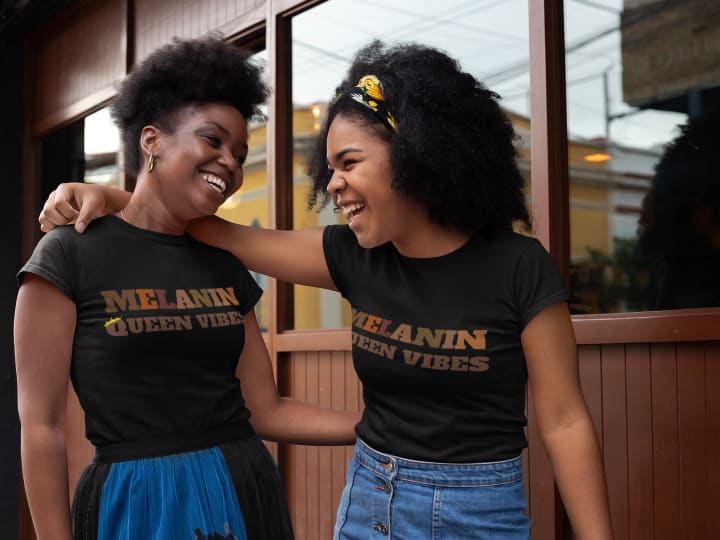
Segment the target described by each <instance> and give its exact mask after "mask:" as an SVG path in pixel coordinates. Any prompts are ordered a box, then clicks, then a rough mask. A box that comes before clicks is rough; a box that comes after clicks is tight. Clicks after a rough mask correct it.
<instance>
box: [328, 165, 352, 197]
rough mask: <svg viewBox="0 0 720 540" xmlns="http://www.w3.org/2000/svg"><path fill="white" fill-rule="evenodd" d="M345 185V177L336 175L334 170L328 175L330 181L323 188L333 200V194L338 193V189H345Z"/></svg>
mask: <svg viewBox="0 0 720 540" xmlns="http://www.w3.org/2000/svg"><path fill="white" fill-rule="evenodd" d="M345 187H347V184H346V183H345V179H344V178H343V177H342V176H341V175H338V174H337V172H334V173H333V175H332V176H331V177H330V181H329V182H328V185H327V187H326V188H325V189H326V190H327V192H328V193H329V194H330V195H331V197H332V199H333V201H334V200H335V196H336V195H338V194H339V192H340V191H342V190H343V189H345Z"/></svg>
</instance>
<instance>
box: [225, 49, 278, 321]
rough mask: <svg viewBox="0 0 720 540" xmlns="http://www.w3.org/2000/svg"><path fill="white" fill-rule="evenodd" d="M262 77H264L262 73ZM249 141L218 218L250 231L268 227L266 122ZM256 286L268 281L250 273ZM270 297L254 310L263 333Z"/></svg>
mask: <svg viewBox="0 0 720 540" xmlns="http://www.w3.org/2000/svg"><path fill="white" fill-rule="evenodd" d="M252 58H253V60H254V61H255V62H258V63H259V64H260V65H262V66H263V73H264V71H265V69H264V68H265V66H266V65H267V54H266V51H265V50H262V51H260V52H258V53H256V54H254V55H253V56H252ZM263 76H265V77H267V75H266V74H265V73H264V75H263ZM263 114H264V115H265V114H267V107H263ZM248 131H249V135H250V138H249V139H248V146H249V151H248V156H247V159H246V160H245V165H244V172H245V178H244V180H243V185H242V188H240V189H239V190H238V191H236V192H235V193H234V194H233V195H232V196H231V197H230V198H228V199H227V200H226V201H225V202H224V203H223V204H222V206H221V207H220V208H219V209H218V212H217V215H218V216H220V217H221V218H223V219H227V220H228V221H232V222H234V223H242V224H243V225H251V226H253V227H267V226H268V225H269V223H268V198H267V196H268V190H267V186H268V177H267V123H266V122H265V120H262V119H256V120H253V121H252V122H251V123H250V125H249V126H248ZM251 274H252V276H253V278H255V281H256V282H257V284H258V285H259V286H260V287H261V288H262V289H263V290H266V289H267V283H268V278H267V276H264V275H263V274H259V273H257V272H251ZM269 301H270V300H269V297H268V295H267V294H263V295H262V297H261V298H260V301H259V302H258V303H257V305H256V306H255V316H256V317H257V320H258V324H259V325H260V329H261V330H262V331H266V330H267V329H268V324H269V322H270V318H269V317H270V308H269Z"/></svg>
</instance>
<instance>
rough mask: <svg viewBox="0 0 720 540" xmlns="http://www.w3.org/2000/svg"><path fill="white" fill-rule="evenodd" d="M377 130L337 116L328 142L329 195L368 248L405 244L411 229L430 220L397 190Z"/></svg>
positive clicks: (387, 149)
mask: <svg viewBox="0 0 720 540" xmlns="http://www.w3.org/2000/svg"><path fill="white" fill-rule="evenodd" d="M380 128H381V129H384V126H380ZM376 129H377V128H376V127H374V126H370V125H368V124H367V122H366V121H365V120H362V119H360V118H357V117H347V116H340V115H338V116H336V117H335V118H334V119H333V121H332V124H331V125H330V129H329V130H328V136H327V160H328V167H329V168H330V169H331V171H332V178H331V179H330V182H329V184H328V186H327V189H328V192H330V194H331V196H332V199H333V201H334V202H335V204H337V205H338V206H339V207H340V208H341V209H342V212H343V214H344V215H345V217H346V218H348V220H349V222H350V228H351V229H352V231H353V232H354V233H355V236H356V237H357V239H358V242H359V244H360V245H361V246H362V247H365V248H371V247H375V246H379V245H381V244H384V243H386V242H394V243H395V244H396V245H398V244H402V243H404V242H405V241H407V240H408V236H410V235H412V230H413V226H412V224H413V223H414V222H416V221H417V220H423V221H424V220H425V219H426V215H427V214H426V213H425V212H424V211H423V210H422V209H421V208H419V206H418V205H416V204H414V203H413V202H411V201H410V200H409V199H406V198H404V197H402V196H401V195H400V194H399V193H397V192H396V191H394V190H393V189H392V187H391V184H392V167H391V164H390V145H389V144H388V143H387V142H385V141H384V140H382V138H381V137H380V136H379V135H378V133H377V131H376Z"/></svg>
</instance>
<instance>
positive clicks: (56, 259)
mask: <svg viewBox="0 0 720 540" xmlns="http://www.w3.org/2000/svg"><path fill="white" fill-rule="evenodd" d="M74 234H78V233H76V232H75V231H74V230H72V226H68V227H58V228H55V229H53V230H52V231H50V232H49V233H47V234H45V235H44V236H43V237H42V238H41V239H40V241H39V242H38V243H37V245H36V246H35V250H34V251H33V254H32V255H31V256H30V259H29V260H28V261H27V262H26V263H25V265H24V266H23V267H22V268H21V269H20V271H19V272H18V273H17V280H18V285H22V280H23V277H24V275H25V274H26V273H28V272H29V273H31V274H36V275H38V276H40V277H41V278H43V279H46V280H47V281H49V282H50V283H52V284H53V285H54V286H56V287H57V288H58V289H60V290H61V291H62V292H64V293H65V294H66V295H67V296H68V297H70V298H71V299H72V300H73V301H74V300H75V299H76V296H77V291H78V277H77V275H76V272H75V269H76V268H75V264H73V257H72V256H71V251H72V235H74Z"/></svg>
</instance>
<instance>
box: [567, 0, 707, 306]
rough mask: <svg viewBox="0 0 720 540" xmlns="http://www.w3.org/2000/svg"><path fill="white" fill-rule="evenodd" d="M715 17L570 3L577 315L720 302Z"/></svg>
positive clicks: (697, 10) (608, 0) (652, 3)
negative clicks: (715, 128) (714, 128)
mask: <svg viewBox="0 0 720 540" xmlns="http://www.w3.org/2000/svg"><path fill="white" fill-rule="evenodd" d="M719 16H720V4H718V3H717V2H704V1H702V0H690V1H679V0H676V1H670V2H668V1H664V0H662V1H661V0H625V1H623V0H605V1H602V2H601V1H593V2H589V1H588V2H586V1H579V0H567V1H566V2H565V24H566V29H565V33H566V43H567V45H566V51H567V56H566V67H567V97H568V135H569V162H570V163H569V170H570V225H571V228H570V235H571V283H572V285H571V287H572V293H573V297H574V303H573V311H574V312H575V313H603V312H625V311H643V310H654V309H673V308H685V307H703V306H718V305H720V288H719V287H718V280H717V276H718V275H719V274H720V174H718V169H716V168H715V167H716V166H717V165H718V159H720V154H718V152H717V151H714V152H713V151H710V150H709V148H710V146H711V145H712V146H713V147H714V148H715V149H717V150H720V148H718V145H717V143H716V142H714V141H715V140H716V137H715V135H714V134H713V132H712V130H711V129H710V128H709V126H710V125H712V124H715V121H716V120H717V119H718V118H719V117H718V114H717V113H716V112H714V111H715V110H717V101H718V97H720V68H718V63H717V50H718V46H719V45H720V26H718V25H717V24H712V23H710V21H717V20H718V17H719ZM688 123H690V124H691V125H692V127H690V128H686V127H684V126H686V125H688ZM686 131H687V133H686V134H685V135H684V136H683V133H685V132H686ZM711 141H712V142H711Z"/></svg>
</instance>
